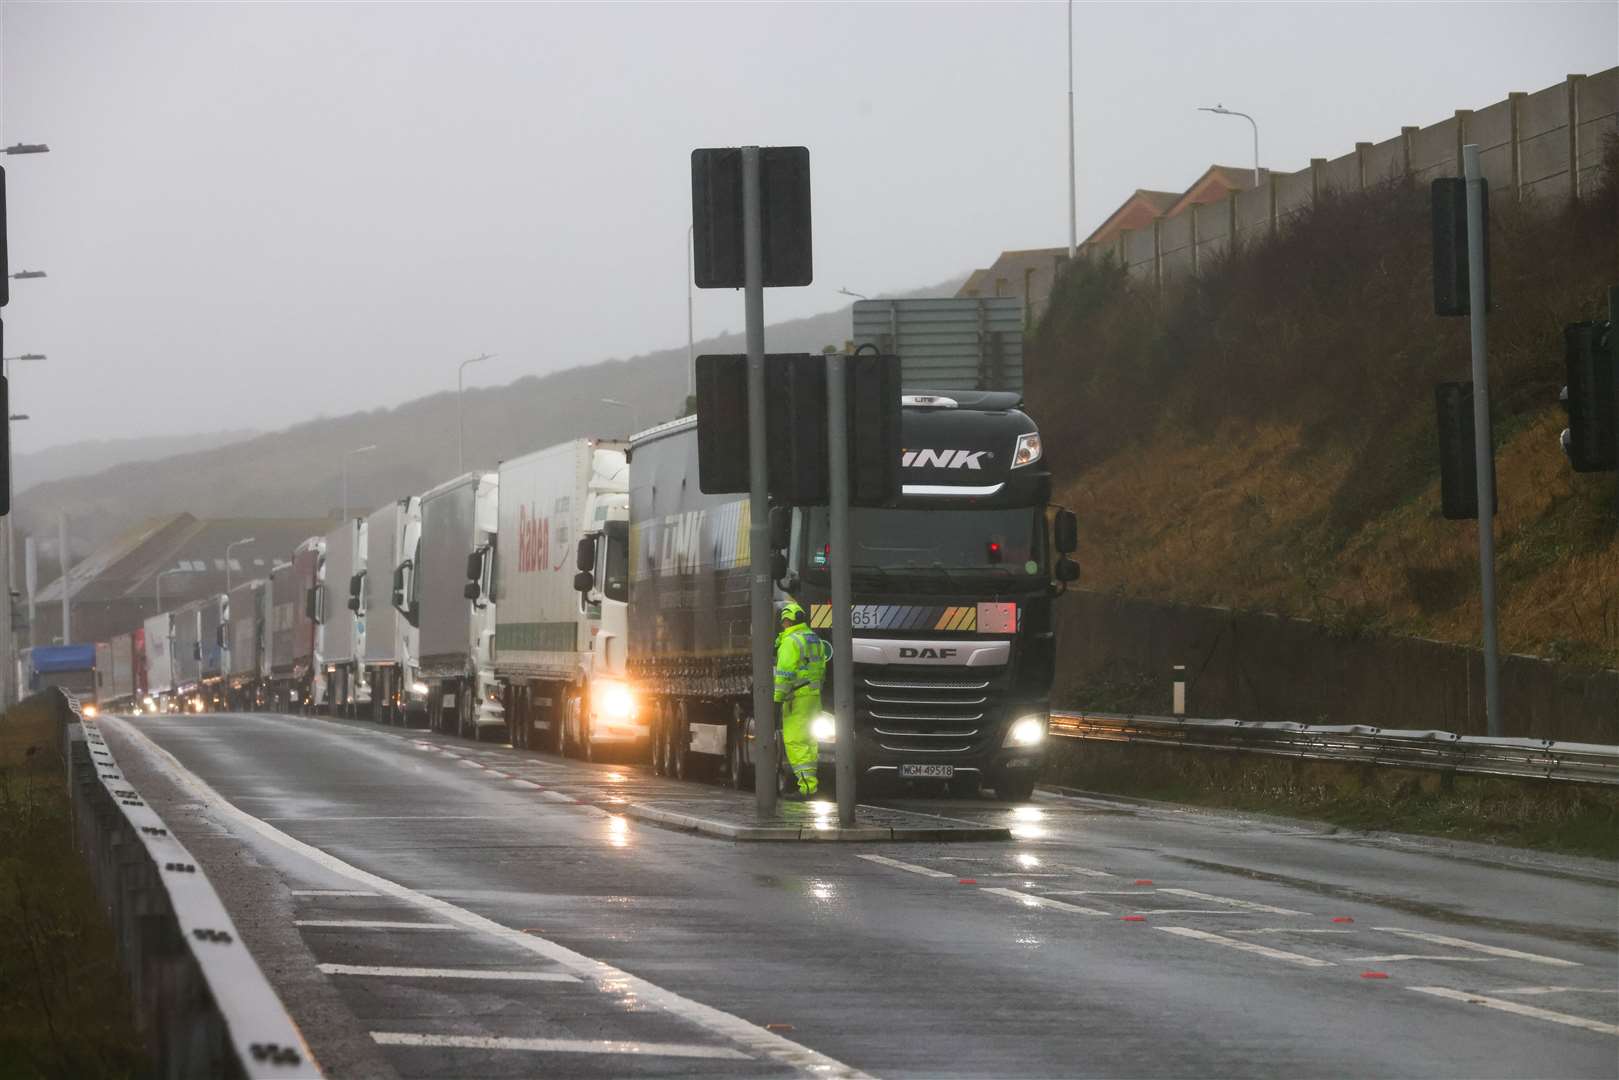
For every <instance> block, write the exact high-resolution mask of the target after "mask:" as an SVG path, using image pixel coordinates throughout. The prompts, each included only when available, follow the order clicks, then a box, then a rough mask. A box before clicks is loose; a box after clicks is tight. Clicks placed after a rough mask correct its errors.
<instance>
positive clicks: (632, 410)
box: [598, 397, 641, 435]
mask: <svg viewBox="0 0 1619 1080" xmlns="http://www.w3.org/2000/svg"><path fill="white" fill-rule="evenodd" d="M598 400H599V401H600V402H601V403H602V404H603V405H611V406H613V407H614V408H616V409H626V410H628V411H629V414H630V423H631V424H632V425H634V426H633V427H632V428H631V429H630V434H631V435H634V434H635V433H636V432H637V431H640V430H641V410H640V409H638V408H636V407H635V406H634V405H631V404H630V403H629V402H627V401H620V400H618V398H611V397H604V398H599V399H598Z"/></svg>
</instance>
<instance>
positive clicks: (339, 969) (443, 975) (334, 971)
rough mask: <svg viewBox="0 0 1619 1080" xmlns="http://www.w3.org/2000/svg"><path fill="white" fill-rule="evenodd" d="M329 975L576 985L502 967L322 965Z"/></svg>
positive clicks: (554, 974)
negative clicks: (501, 968) (502, 968)
mask: <svg viewBox="0 0 1619 1080" xmlns="http://www.w3.org/2000/svg"><path fill="white" fill-rule="evenodd" d="M320 969H321V970H322V971H324V972H325V973H326V974H328V975H377V976H381V977H383V978H389V979H491V980H498V981H504V982H565V983H576V982H578V981H579V977H578V976H577V975H569V974H568V973H567V972H565V971H502V970H500V969H498V968H428V967H371V966H368V965H365V964H321V965H320Z"/></svg>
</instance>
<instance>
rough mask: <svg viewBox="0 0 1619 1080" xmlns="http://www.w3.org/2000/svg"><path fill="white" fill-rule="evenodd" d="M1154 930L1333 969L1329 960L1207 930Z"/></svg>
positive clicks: (1170, 927)
mask: <svg viewBox="0 0 1619 1080" xmlns="http://www.w3.org/2000/svg"><path fill="white" fill-rule="evenodd" d="M1156 929H1158V930H1161V931H1163V932H1164V933H1166V934H1174V935H1175V936H1176V937H1186V938H1196V939H1197V940H1198V941H1207V942H1210V943H1212V944H1215V945H1224V946H1225V947H1226V948H1228V949H1240V950H1241V951H1243V952H1250V953H1254V954H1255V955H1257V956H1263V957H1267V958H1269V959H1271V960H1285V961H1286V962H1287V963H1289V964H1298V965H1299V966H1300V967H1334V966H1335V965H1334V964H1333V962H1332V961H1331V960H1317V959H1316V958H1315V957H1313V956H1305V955H1304V954H1303V953H1296V952H1287V951H1286V950H1284V949H1273V948H1271V947H1270V946H1268V945H1256V944H1255V943H1254V942H1252V941H1239V940H1238V939H1236V938H1229V937H1221V936H1220V935H1219V934H1211V933H1209V932H1208V931H1207V930H1193V929H1192V928H1191V927H1189V926H1160V927H1157V928H1156Z"/></svg>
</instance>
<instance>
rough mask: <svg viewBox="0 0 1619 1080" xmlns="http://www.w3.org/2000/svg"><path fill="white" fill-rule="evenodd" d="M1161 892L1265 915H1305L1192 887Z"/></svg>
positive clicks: (1304, 913) (1161, 890)
mask: <svg viewBox="0 0 1619 1080" xmlns="http://www.w3.org/2000/svg"><path fill="white" fill-rule="evenodd" d="M1155 891H1157V892H1161V893H1168V894H1169V895H1171V896H1184V897H1186V898H1187V899H1188V900H1207V901H1208V902H1209V903H1211V904H1224V905H1226V906H1227V907H1234V908H1241V909H1242V910H1243V911H1262V912H1264V913H1265V914H1267V915H1307V914H1309V912H1306V911H1294V910H1293V909H1292V908H1285V907H1271V906H1270V905H1269V904H1257V903H1255V902H1254V901H1252V900H1235V899H1233V898H1231V897H1229V896H1214V895H1212V894H1210V893H1203V892H1195V891H1194V890H1192V889H1158V890H1155Z"/></svg>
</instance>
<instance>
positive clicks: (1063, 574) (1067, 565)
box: [1055, 556, 1079, 585]
mask: <svg viewBox="0 0 1619 1080" xmlns="http://www.w3.org/2000/svg"><path fill="white" fill-rule="evenodd" d="M1055 571H1056V577H1057V580H1058V581H1060V582H1062V583H1063V584H1064V585H1072V584H1073V583H1074V582H1076V581H1078V580H1079V564H1078V563H1077V562H1075V561H1074V560H1073V559H1070V558H1068V557H1066V556H1064V557H1063V558H1061V559H1058V560H1057V566H1056V568H1055Z"/></svg>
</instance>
